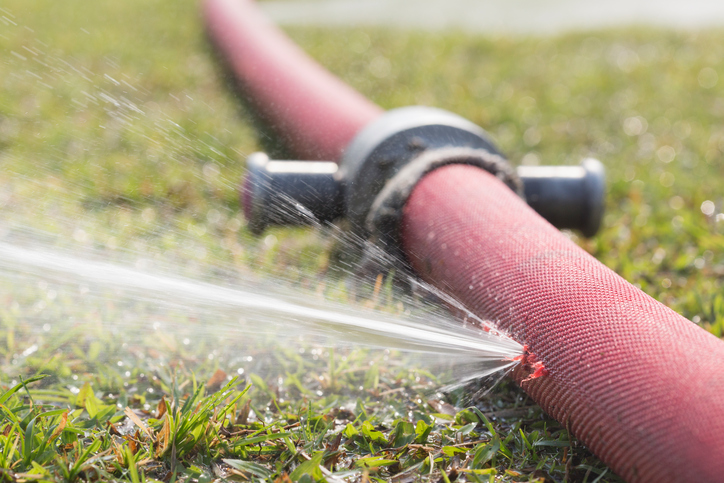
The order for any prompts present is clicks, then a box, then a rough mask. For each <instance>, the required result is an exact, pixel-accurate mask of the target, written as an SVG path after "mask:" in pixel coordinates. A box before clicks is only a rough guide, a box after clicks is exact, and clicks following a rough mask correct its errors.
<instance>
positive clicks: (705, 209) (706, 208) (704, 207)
mask: <svg viewBox="0 0 724 483" xmlns="http://www.w3.org/2000/svg"><path fill="white" fill-rule="evenodd" d="M715 210H716V206H714V202H713V201H711V200H706V201H705V202H703V203H702V204H701V212H702V213H704V214H705V215H706V216H712V215H713V214H714V211H715Z"/></svg>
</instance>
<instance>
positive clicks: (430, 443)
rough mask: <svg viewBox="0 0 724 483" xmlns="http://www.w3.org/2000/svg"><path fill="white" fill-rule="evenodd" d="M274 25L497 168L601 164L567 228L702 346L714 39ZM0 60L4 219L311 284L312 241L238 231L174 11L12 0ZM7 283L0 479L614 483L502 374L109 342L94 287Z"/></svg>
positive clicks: (120, 254)
mask: <svg viewBox="0 0 724 483" xmlns="http://www.w3.org/2000/svg"><path fill="white" fill-rule="evenodd" d="M290 33H291V34H292V36H293V37H294V38H295V39H296V40H297V41H298V42H299V43H300V44H301V45H302V46H303V47H304V48H305V49H307V50H308V51H309V52H311V53H312V55H313V56H315V57H316V58H318V59H319V60H320V61H321V62H322V63H323V64H325V65H326V66H328V67H329V68H330V69H332V70H333V71H334V72H335V73H337V74H338V75H339V76H341V77H342V78H343V79H345V80H346V81H347V82H349V83H350V84H352V85H353V86H355V87H356V88H357V89H359V90H360V91H362V92H363V93H364V94H365V95H367V96H369V97H370V98H371V99H373V100H374V101H375V102H377V103H379V104H380V105H382V106H383V107H385V108H391V107H397V106H403V105H409V104H428V105H435V106H439V107H444V108H446V109H449V110H451V111H454V112H457V113H459V114H461V115H463V116H465V117H467V118H469V119H471V120H473V121H474V122H476V123H478V124H480V125H481V126H483V127H485V128H486V129H488V130H489V131H490V132H491V134H492V135H493V136H494V137H495V139H496V140H497V142H498V144H499V145H500V147H501V148H502V149H503V151H504V152H506V153H508V155H509V157H510V159H511V160H512V161H513V162H515V163H519V162H523V163H568V164H573V163H577V162H578V161H579V160H580V159H581V158H583V157H585V156H591V155H592V156H595V157H598V158H599V159H601V160H602V161H603V162H604V163H605V164H606V166H607V169H608V177H609V186H610V190H609V198H608V212H607V215H606V217H605V221H604V228H603V230H602V232H601V233H600V235H599V236H597V237H596V238H594V239H592V240H578V242H579V243H581V245H582V246H584V247H585V248H586V249H587V250H588V251H590V252H591V253H593V254H594V255H595V256H596V257H598V258H599V259H600V260H601V261H602V262H603V263H605V264H607V265H608V266H609V267H611V268H613V269H614V270H616V271H617V272H618V273H620V274H621V275H622V276H624V277H625V278H627V279H628V280H630V281H631V282H632V283H635V284H637V285H638V286H640V287H641V288H642V289H643V290H644V291H646V292H647V293H649V294H651V295H652V296H654V297H656V298H658V299H659V300H662V301H663V302H665V303H666V304H667V305H669V306H671V307H672V308H674V309H675V310H677V311H679V312H680V313H682V314H683V315H685V316H686V317H688V318H690V319H692V320H693V321H694V322H695V323H698V324H701V325H702V326H703V327H705V328H706V329H707V330H710V331H711V332H713V333H714V334H716V335H718V336H720V337H721V336H722V333H723V332H724V296H722V291H721V279H722V276H723V275H724V258H722V257H723V255H722V254H723V253H724V250H723V249H724V237H722V231H724V215H723V214H722V213H721V212H722V205H723V203H724V202H723V200H722V195H721V193H722V192H724V190H723V189H722V188H724V185H723V184H724V181H722V180H724V176H723V175H724V173H723V170H724V162H723V159H722V153H723V152H724V91H722V86H724V67H723V66H722V64H721V59H722V58H724V56H723V55H722V54H723V53H724V52H722V50H723V49H724V47H723V46H724V33H723V32H716V31H709V32H700V33H675V32H667V31H649V30H635V31H634V30H626V31H607V32H597V33H586V34H570V35H566V36H563V37H556V38H549V39H506V38H485V37H474V36H469V35H462V34H455V33H450V34H444V35H443V34H422V33H409V32H387V31H374V30H368V31H346V30H343V31H337V30H324V29H318V30H310V29H292V30H291V32H290ZM340 38H341V39H344V40H345V41H344V42H340V41H339V39H340ZM0 63H1V64H2V65H3V74H2V80H1V81H0V164H1V165H2V168H1V169H0V204H1V205H2V208H1V210H2V217H3V223H4V226H5V227H7V226H14V227H18V226H22V227H32V228H33V229H37V230H41V231H42V232H43V233H49V234H52V235H53V236H57V237H59V238H58V239H60V240H61V241H62V240H66V241H67V242H61V243H65V245H66V246H68V247H72V248H73V249H74V250H75V251H82V250H87V251H93V252H94V253H97V252H100V253H102V254H103V256H104V257H107V258H111V259H114V258H118V259H122V260H126V261H128V260H131V261H135V260H136V259H137V258H146V259H151V260H161V261H164V260H165V261H167V262H168V261H176V262H177V263H178V264H179V265H180V266H183V267H187V266H188V267H190V268H189V270H192V269H193V265H194V264H195V265H196V266H205V267H216V268H217V269H221V268H224V269H230V270H231V271H236V272H256V273H261V274H265V275H270V276H277V275H278V276H283V277H284V278H285V279H286V280H289V281H292V282H294V283H298V284H301V285H307V286H309V288H311V289H312V290H315V289H316V288H317V287H318V285H319V284H320V283H322V284H324V283H331V282H328V280H329V279H328V278H325V277H326V275H327V274H328V273H329V272H330V271H332V270H333V269H334V267H335V263H336V260H337V258H338V253H336V252H335V251H334V245H335V242H334V240H333V239H332V238H330V237H328V236H327V235H326V234H324V233H318V232H313V231H310V230H305V229H274V230H271V231H270V232H269V233H268V234H266V236H265V237H263V238H261V239H253V238H251V237H250V236H249V235H248V234H247V233H246V230H245V227H244V224H245V223H244V220H243V216H242V215H241V213H240V210H239V207H238V204H237V201H236V199H237V194H236V183H237V180H238V179H239V178H240V176H241V174H242V172H243V158H244V155H245V154H248V153H249V152H252V151H254V150H255V149H257V143H256V140H255V137H254V132H253V129H252V127H251V125H250V123H249V122H247V119H248V117H246V116H245V115H244V114H243V113H241V112H240V109H239V104H238V103H237V102H236V100H235V99H234V98H233V96H232V95H231V94H230V93H229V92H228V91H227V90H226V88H225V84H224V82H223V80H222V79H220V78H219V76H218V70H217V68H216V66H215V65H214V63H213V61H212V57H211V55H210V52H209V49H208V46H207V44H206V42H205V40H204V38H203V35H202V29H201V26H200V23H199V17H198V15H197V6H196V5H195V2H190V1H189V2H170V1H162V0H156V1H152V2H148V1H144V2H141V1H140V0H128V1H125V2H110V1H97V2H91V3H89V2H85V1H80V0H67V1H65V2H53V1H50V0H38V1H34V2H27V1H24V0H7V1H5V2H4V3H3V5H2V10H0ZM325 281H326V282H325ZM16 282H17V281H16V280H9V281H7V284H6V285H5V286H4V292H3V296H2V305H1V306H0V410H1V411H2V416H1V417H2V419H1V422H0V478H1V479H5V480H8V481H11V480H15V481H38V480H42V481H61V480H62V481H78V480H86V481H97V480H113V479H115V480H125V481H133V482H136V481H144V480H145V481H150V480H152V479H157V480H162V481H213V480H219V481H223V480H236V479H241V480H243V479H259V478H266V479H270V478H271V479H275V478H278V479H279V480H280V481H288V480H290V479H291V480H299V481H302V480H304V481H312V480H319V479H322V478H328V479H329V478H330V473H338V472H341V475H340V476H344V475H348V476H349V477H350V478H351V479H353V480H358V481H366V480H368V479H375V478H379V479H387V478H393V477H394V481H417V480H419V479H424V480H430V481H432V480H434V481H448V480H449V481H452V480H453V479H455V478H459V479H465V480H467V481H589V482H591V481H595V480H597V479H598V481H616V478H615V476H613V475H612V474H611V473H610V471H608V470H607V469H606V467H605V465H603V464H602V463H600V462H599V461H598V460H597V459H596V458H595V457H593V456H592V455H591V454H590V453H588V452H587V450H586V449H585V448H583V447H582V446H581V445H580V444H579V443H577V442H576V441H575V439H571V438H570V437H569V435H568V434H567V432H566V430H565V428H562V427H561V426H560V425H559V424H558V423H557V422H555V421H552V420H550V419H549V418H547V417H546V416H545V415H544V414H542V412H541V411H540V409H539V408H537V407H536V406H535V405H533V404H532V403H531V402H530V401H529V400H528V399H527V397H526V396H525V394H524V393H522V392H521V391H520V390H519V389H517V388H516V387H513V385H512V384H511V383H508V382H504V383H502V384H500V385H498V386H496V388H495V389H494V390H493V391H492V392H490V393H487V394H484V395H482V396H480V397H478V398H476V399H471V398H470V397H469V396H470V394H474V393H475V392H476V390H477V388H475V387H469V388H465V389H460V390H458V391H456V392H453V393H452V394H450V395H447V396H442V395H438V394H435V393H434V391H432V392H431V388H434V387H435V384H436V382H435V377H434V375H431V374H424V373H421V372H419V371H415V370H413V369H410V368H408V367H406V366H404V365H397V364H395V363H394V362H393V361H392V360H391V359H389V357H388V358H387V359H385V357H386V355H384V354H376V353H367V352H365V351H350V352H345V353H336V354H335V353H331V354H330V352H329V351H323V350H318V349H314V351H315V352H311V350H310V352H308V353H306V354H300V353H298V352H295V351H290V350H288V349H286V348H284V347H273V346H269V347H267V348H263V347H262V348H259V347H252V346H250V345H246V344H245V343H244V341H240V340H225V339H224V338H223V337H219V336H218V335H208V336H204V337H197V338H194V337H188V335H187V334H175V333H163V332H161V333H159V331H152V330H149V331H148V332H144V331H141V332H140V333H126V334H124V333H122V332H121V333H114V334H107V333H104V332H103V331H102V330H101V329H100V327H101V325H100V324H98V323H97V322H98V319H99V318H102V317H114V316H118V317H120V315H119V314H120V312H119V310H118V309H117V308H115V307H112V303H111V302H109V304H108V305H107V306H105V307H104V308H103V310H99V311H93V310H88V311H87V312H83V313H81V314H77V315H76V316H77V317H78V321H76V323H72V324H71V323H66V322H62V321H61V319H63V318H64V317H66V315H65V312H64V309H63V307H62V300H58V299H57V298H55V299H54V298H50V297H49V293H50V292H51V291H52V282H50V285H51V286H50V287H48V283H46V284H45V285H43V284H42V283H40V284H38V283H37V281H34V282H33V287H34V288H33V290H32V291H30V292H28V293H26V294H25V295H23V296H20V295H18V294H16V293H14V292H13V291H12V290H11V285H13V284H14V283H16ZM41 282H42V281H41ZM340 287H344V286H343V285H340ZM339 296H340V297H342V295H339ZM50 302H52V303H50ZM66 318H67V317H66ZM189 339H191V340H189ZM187 341H188V342H187ZM252 360H253V362H250V361H252ZM242 367H243V368H245V369H244V370H241V368H242ZM264 367H270V368H272V369H271V370H266V369H264ZM42 375H46V376H47V377H42ZM232 375H240V376H241V377H240V378H239V379H232ZM248 383H252V386H251V388H250V389H248V390H247V384H248Z"/></svg>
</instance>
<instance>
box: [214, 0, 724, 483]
mask: <svg viewBox="0 0 724 483" xmlns="http://www.w3.org/2000/svg"><path fill="white" fill-rule="evenodd" d="M204 14H205V20H206V25H207V29H208V32H209V35H210V37H211V40H212V42H213V43H214V45H215V46H216V48H217V49H218V51H219V52H220V53H221V56H222V58H223V59H224V62H225V63H226V64H227V66H228V68H229V69H230V71H231V72H232V73H233V74H234V77H235V78H236V80H237V82H238V84H239V88H240V90H241V91H242V92H243V93H244V95H245V97H246V98H247V100H248V102H250V103H251V105H252V107H253V108H254V109H255V110H256V111H258V113H259V114H260V115H261V116H262V118H263V119H264V121H265V122H266V123H267V124H268V125H269V126H270V127H271V128H272V129H273V130H274V131H275V132H276V134H277V135H278V136H279V139H280V140H281V141H282V142H283V143H284V144H285V145H286V146H287V148H288V149H289V150H290V152H291V153H292V154H293V155H294V156H295V157H296V158H297V159H298V160H303V161H272V160H269V159H268V158H267V157H266V156H265V155H263V154H255V155H252V156H250V158H249V160H248V162H247V163H248V164H247V168H248V170H249V174H248V176H247V180H246V186H245V188H244V190H243V193H244V195H243V196H244V198H245V199H244V200H243V201H244V210H245V213H246V215H247V217H248V219H249V220H250V227H251V228H252V230H255V231H257V232H261V231H262V230H263V229H264V228H265V227H266V226H268V225H269V224H274V223H289V222H292V221H294V220H290V219H286V218H285V216H288V215H283V214H281V212H279V211H275V210H274V209H273V206H274V204H275V203H276V202H278V201H279V200H280V198H284V199H289V198H291V199H294V200H297V201H298V202H299V203H301V204H304V205H305V206H308V207H309V209H310V210H311V211H312V213H313V214H314V215H315V216H316V217H317V218H319V219H321V220H331V219H334V218H337V217H340V216H345V217H347V218H348V219H349V220H350V224H351V226H352V227H353V229H355V230H356V231H357V232H358V233H359V234H360V235H362V236H366V237H372V238H374V239H375V240H377V241H378V243H381V244H382V245H384V246H385V247H386V248H387V249H388V250H391V251H395V250H397V251H399V253H400V255H401V257H403V258H404V260H405V261H406V263H408V264H409V265H410V266H411V267H412V268H413V269H414V270H415V271H416V273H417V274H418V276H420V277H421V278H422V279H423V280H425V281H427V282H429V283H431V284H433V285H434V286H436V287H439V288H440V289H442V290H444V291H446V292H449V293H450V294H452V295H453V296H454V297H455V298H457V299H458V300H460V301H461V302H463V303H464V304H465V305H466V306H467V307H468V308H469V309H470V310H471V311H473V312H474V313H475V314H476V315H478V316H480V317H483V318H486V319H489V320H493V321H495V322H496V323H497V324H498V325H499V326H500V327H501V328H502V329H504V330H506V331H507V332H508V333H510V334H511V335H512V336H513V338H515V339H516V340H518V342H520V343H522V344H525V345H526V347H527V348H528V353H527V355H526V360H524V361H523V364H521V365H519V366H518V368H517V369H516V371H515V372H514V373H513V377H514V379H515V380H516V381H517V382H518V383H519V384H521V386H522V387H523V389H524V390H525V391H526V392H527V393H528V394H529V395H530V396H531V397H532V398H533V400H535V401H536V402H537V403H538V404H539V405H540V406H541V407H542V408H543V410H545V411H546V412H547V413H548V414H549V415H551V416H552V417H553V418H555V419H557V420H558V421H560V422H561V423H562V424H564V425H565V426H566V427H567V428H568V429H569V430H570V432H571V433H572V434H573V435H574V436H576V437H577V438H578V439H580V440H581V441H582V442H583V443H585V444H586V446H587V447H588V448H589V449H590V450H591V451H592V452H593V453H594V454H596V455H597V456H598V457H599V458H601V460H603V461H604V462H605V463H607V464H608V465H609V466H611V468H612V469H613V470H614V471H615V472H616V473H617V474H619V475H620V476H622V477H623V478H624V479H625V480H627V481H630V482H639V481H641V482H650V481H698V482H704V481H722V480H724V417H723V416H722V415H724V397H722V395H724V371H722V367H721V364H722V361H724V342H723V341H721V340H719V339H718V338H716V337H714V336H713V335H711V334H709V333H708V332H706V331H705V330H703V329H702V328H700V327H698V326H697V325H695V324H694V323H692V322H690V321H688V320H687V319H685V318H684V317H682V316H680V315H679V314H677V313H676V312H674V311H673V310H671V309H669V308H667V307H666V306H664V305H663V304H661V303H659V302H658V301H656V300H654V299H653V298H651V297H650V296H648V295H646V294H644V293H643V292H642V291H641V290H639V289H637V288H636V287H634V286H633V285H631V284H629V283H628V282H626V281H625V280H624V279H623V278H621V277H620V276H618V275H617V274H616V273H614V272H613V271H612V270H610V269H608V268H607V267H605V266H604V265H603V264H601V263H600V262H598V261H597V260H596V259H595V258H594V257H592V256H591V255H590V254H588V253H587V252H586V251H584V250H583V249H582V248H580V247H579V246H577V245H576V244H575V243H573V242H572V241H570V240H569V239H568V237H566V236H565V235H564V234H562V233H561V232H560V231H559V230H558V229H557V228H574V229H578V230H580V231H581V232H582V233H583V234H584V235H586V236H590V235H593V234H595V232H596V231H597V229H598V227H599V225H600V222H601V216H602V210H603V202H602V200H603V191H604V187H603V171H602V167H601V165H600V163H598V162H597V161H595V160H586V161H584V162H583V163H582V164H581V166H572V167H520V168H518V170H515V169H512V168H511V167H510V166H509V165H508V164H507V162H506V160H505V158H504V157H503V156H502V155H501V154H500V152H499V151H498V150H497V149H496V148H495V146H494V145H493V143H492V142H491V141H490V140H489V138H488V137H487V135H486V134H485V132H484V131H483V130H482V129H480V128H479V127H477V126H475V125H474V124H473V123H471V122H469V121H467V120H465V119H463V118H461V117H459V116H456V115H454V114H452V113H448V112H446V111H442V110H438V109H432V108H423V107H411V108H402V109H395V110H392V111H389V112H387V113H383V111H382V109H380V108H379V107H377V106H375V105H374V104H372V103H371V102H369V101H367V100H366V99H365V98H364V97H362V96H361V95H360V94H358V93H357V92H355V91H354V90H352V89H351V88H349V87H348V86H346V85H345V84H344V83H342V82H341V81H339V80H338V79H336V78H335V77H333V76H332V75H331V74H329V73H328V72H326V71H325V70H323V69H322V68H321V67H319V66H318V65H317V64H316V63H314V61H312V60H311V59H309V58H308V57H307V56H306V55H305V54H304V53H303V52H302V51H301V50H300V49H299V48H298V47H296V46H295V45H294V44H293V43H292V42H291V41H289V40H288V39H287V38H286V37H285V36H284V35H283V34H282V33H281V32H280V31H279V30H277V29H276V28H275V27H274V26H273V25H272V24H270V23H269V21H268V20H266V18H264V17H263V15H261V14H260V13H259V11H258V10H257V9H256V7H255V6H254V4H253V3H252V2H251V1H250V0H205V2H204ZM526 200H527V201H528V203H526ZM534 369H537V370H535V375H536V376H541V377H536V378H531V377H530V376H531V375H534V373H533V371H534Z"/></svg>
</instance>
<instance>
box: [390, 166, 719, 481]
mask: <svg viewBox="0 0 724 483" xmlns="http://www.w3.org/2000/svg"><path fill="white" fill-rule="evenodd" d="M401 235H402V240H403V247H404V249H405V253H406V254H407V256H408V258H409V260H410V262H411V263H412V265H413V267H414V268H415V270H416V271H417V272H418V273H419V274H421V275H422V277H423V278H425V279H426V280H427V281H429V282H431V283H433V284H435V285H437V286H438V287H440V288H442V289H444V290H446V291H448V292H449V293H452V294H453V295H454V296H456V297H457V298H459V299H460V300H461V301H462V302H463V303H465V304H466V305H467V306H468V308H469V309H470V310H472V311H473V312H475V313H477V314H478V315H480V316H482V317H485V318H488V319H491V320H493V321H497V322H498V323H499V325H500V326H501V327H502V328H504V329H505V330H507V331H509V332H510V333H511V334H512V335H513V337H514V338H515V339H517V340H518V341H519V342H521V343H524V344H527V345H528V347H529V350H530V352H532V353H534V354H535V355H536V356H537V357H538V359H539V360H541V361H542V362H543V364H544V366H545V368H546V369H547V370H548V371H549V372H548V374H547V375H545V376H543V377H540V378H537V379H532V380H529V381H526V382H522V386H523V388H524V389H525V390H526V391H527V392H528V394H530V395H531V397H532V398H533V399H534V400H535V401H536V402H538V403H539V404H540V405H541V407H542V408H543V409H544V410H545V411H546V412H547V413H548V414H550V415H551V416H552V417H554V418H555V419H557V420H558V421H560V422H561V423H562V424H564V425H565V426H567V427H568V428H569V429H570V430H571V432H572V433H573V434H574V435H575V436H576V437H578V438H579V439H580V440H582V441H583V442H584V443H585V444H586V445H587V446H588V447H589V448H590V449H591V450H592V451H593V452H594V453H595V454H596V455H598V456H599V457H600V458H601V459H602V460H603V461H604V462H606V463H607V464H608V465H610V466H611V467H612V469H613V470H614V471H615V472H616V473H617V474H619V475H620V476H622V477H623V478H624V479H626V480H627V481H629V482H653V481H657V482H662V481H692V482H693V481H696V482H708V481H712V482H713V481H724V370H722V369H723V368H724V342H723V341H721V340H719V339H717V338H716V337H714V336H712V335H711V334H709V333H707V332H706V331H704V330H703V329H701V328H699V327H697V326H696V325H695V324H693V323H692V322H690V321H688V320H686V319H685V318H683V317H681V316H680V315H678V314H677V313H675V312H674V311H672V310H671V309H669V308H667V307H666V306H664V305H663V304H661V303H659V302H657V301H656V300H654V299H653V298H651V297H649V296H648V295H646V294H644V293H643V292H642V291H640V290H639V289H637V288H635V287H634V286H633V285H631V284H629V283H628V282H626V281H625V280H623V279H622V278H621V277H619V276H618V275H617V274H615V273H614V272H613V271H611V270H610V269H608V268H607V267H605V266H604V265H603V264H601V263H600V262H598V261H597V260H596V259H595V258H593V257H592V256H590V255H589V254H588V253H586V252H585V251H584V250H582V249H581V248H579V247H578V246H577V245H575V244H574V243H572V242H571V241H570V240H568V239H567V238H566V237H565V236H564V235H563V234H562V233H560V232H559V231H558V230H556V229H555V228H554V227H553V226H551V225H550V224H548V222H546V221H545V220H543V219H542V218H541V217H539V216H538V215H537V214H536V213H535V212H534V211H533V210H532V209H530V208H529V207H528V206H527V205H526V204H525V203H524V202H523V201H522V200H521V199H520V198H518V197H517V196H516V195H515V194H514V193H513V192H512V191H510V190H509V189H508V188H507V187H505V186H504V185H503V184H502V183H501V182H500V181H499V180H497V179H496V178H495V177H493V176H492V175H490V174H488V173H487V172H485V171H483V170H480V169H478V168H475V167H472V166H462V165H452V166H446V167H443V168H440V169H438V170H436V171H433V172H432V173H431V174H429V175H427V176H426V177H425V178H423V179H422V180H421V182H420V183H419V184H418V185H417V187H416V188H415V189H414V191H413V192H412V195H411V197H410V199H409V201H408V202H407V204H406V205H405V208H404V214H403V224H402V227H401ZM527 375H528V373H527V372H526V371H524V370H522V369H521V370H518V371H516V373H515V376H514V377H515V378H516V379H517V381H518V382H519V383H521V381H523V379H524V378H525V377H526V376H527Z"/></svg>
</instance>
